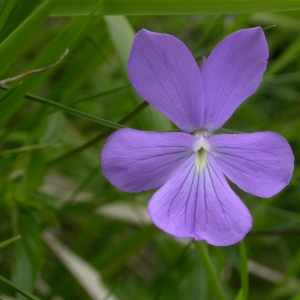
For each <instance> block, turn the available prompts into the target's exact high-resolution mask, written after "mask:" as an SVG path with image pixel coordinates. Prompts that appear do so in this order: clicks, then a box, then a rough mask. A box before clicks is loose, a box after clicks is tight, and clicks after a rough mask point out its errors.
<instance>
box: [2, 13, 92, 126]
mask: <svg viewBox="0 0 300 300" xmlns="http://www.w3.org/2000/svg"><path fill="white" fill-rule="evenodd" d="M95 21H97V20H95V18H94V16H93V15H89V16H87V17H85V18H75V19H74V20H72V21H71V22H70V23H69V24H67V25H66V26H65V27H64V28H63V29H62V30H60V32H59V34H57V35H56V36H55V38H54V39H52V40H51V41H50V43H49V44H48V47H47V48H46V49H45V51H43V53H42V54H40V55H39V56H38V57H37V58H36V59H35V60H34V61H33V63H32V64H31V65H30V66H29V70H32V69H36V68H39V67H43V66H46V65H49V64H51V63H53V62H55V61H57V59H58V58H59V57H60V56H61V55H62V53H64V52H65V51H66V49H70V52H72V49H73V47H74V46H75V45H76V44H77V43H79V41H81V40H82V39H83V37H84V36H85V34H86V31H88V30H89V29H90V28H89V27H90V26H93V25H94V24H95V23H96V22H95ZM70 55H71V53H70ZM66 60H68V57H67V58H66ZM63 63H64V62H63ZM51 72H53V69H52V70H49V71H47V72H44V73H40V74H36V75H32V76H31V77H27V78H25V79H24V81H23V83H22V84H21V85H19V86H17V87H16V88H15V90H14V91H12V92H11V94H10V95H9V96H7V95H6V94H5V95H4V96H2V97H0V110H1V111H2V112H5V113H3V115H2V118H1V119H0V126H3V124H5V123H6V122H7V120H8V119H9V118H10V117H11V116H12V115H13V114H14V113H15V112H16V111H17V110H18V109H19V108H20V107H21V106H22V105H23V104H24V102H25V100H24V98H23V95H24V94H26V93H27V91H28V90H29V89H31V90H32V89H34V88H35V87H37V86H38V85H39V84H41V82H42V81H43V80H45V78H46V77H47V76H49V75H50V74H51ZM0 88H2V87H0Z"/></svg>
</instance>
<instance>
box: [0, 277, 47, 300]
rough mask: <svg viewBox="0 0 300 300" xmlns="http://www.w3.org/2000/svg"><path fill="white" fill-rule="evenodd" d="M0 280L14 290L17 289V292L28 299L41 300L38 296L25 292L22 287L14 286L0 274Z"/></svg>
mask: <svg viewBox="0 0 300 300" xmlns="http://www.w3.org/2000/svg"><path fill="white" fill-rule="evenodd" d="M0 280H1V281H3V282H4V283H6V284H7V285H9V286H10V287H12V288H13V289H14V290H15V291H17V292H18V293H19V294H22V295H23V296H25V297H27V298H28V299H31V300H41V299H40V298H38V297H36V296H34V295H32V294H30V293H28V292H26V291H25V290H23V289H22V288H20V287H18V286H16V285H15V284H14V283H12V282H11V281H9V280H8V279H6V278H4V277H2V276H1V275H0Z"/></svg>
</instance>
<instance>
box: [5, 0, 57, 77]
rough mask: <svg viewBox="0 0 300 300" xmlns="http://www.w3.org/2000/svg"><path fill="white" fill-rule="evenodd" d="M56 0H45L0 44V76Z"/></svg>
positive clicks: (33, 33)
mask: <svg viewBox="0 0 300 300" xmlns="http://www.w3.org/2000/svg"><path fill="white" fill-rule="evenodd" d="M55 1H56V0H46V1H44V2H43V3H42V4H41V5H40V6H38V7H37V8H36V9H35V10H34V11H33V13H32V14H31V15H30V16H29V17H28V18H27V19H26V20H25V21H24V22H23V23H22V24H21V25H20V26H19V27H18V28H17V29H16V30H15V31H14V32H13V33H12V34H11V35H9V36H8V37H7V38H6V39H5V40H4V41H3V42H2V43H1V45H0V60H1V70H0V76H2V75H3V73H4V72H5V71H6V70H7V69H8V68H9V66H10V64H11V63H12V62H13V61H14V60H15V58H16V57H17V55H18V54H19V53H20V52H21V51H22V50H23V48H24V47H25V45H26V44H27V43H28V41H29V39H30V38H31V37H33V36H34V35H35V33H36V32H37V31H38V29H39V28H40V27H41V25H42V24H43V23H44V21H45V19H46V18H47V17H48V16H49V14H50V12H51V11H52V9H53V6H54V3H55Z"/></svg>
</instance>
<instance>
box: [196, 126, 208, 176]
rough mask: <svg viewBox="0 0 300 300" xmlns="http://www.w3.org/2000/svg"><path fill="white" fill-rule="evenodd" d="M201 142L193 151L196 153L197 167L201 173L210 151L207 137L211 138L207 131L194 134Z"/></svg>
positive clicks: (197, 143)
mask: <svg viewBox="0 0 300 300" xmlns="http://www.w3.org/2000/svg"><path fill="white" fill-rule="evenodd" d="M194 135H195V136H196V137H199V140H198V141H197V142H196V143H195V144H194V146H193V151H194V152H195V153H196V159H195V165H196V168H197V170H198V171H199V172H201V171H202V170H203V169H204V167H205V165H206V161H207V152H208V151H209V150H210V145H209V143H208V141H207V140H206V139H205V137H207V136H209V133H208V132H206V131H197V132H195V133H194Z"/></svg>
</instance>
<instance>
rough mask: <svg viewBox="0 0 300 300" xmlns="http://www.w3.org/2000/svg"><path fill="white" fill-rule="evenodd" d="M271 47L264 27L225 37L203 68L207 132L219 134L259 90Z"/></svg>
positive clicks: (241, 31)
mask: <svg viewBox="0 0 300 300" xmlns="http://www.w3.org/2000/svg"><path fill="white" fill-rule="evenodd" d="M268 56H269V53H268V45H267V42H266V39H265V36H264V33H263V30H262V29H261V28H260V27H256V28H251V29H245V30H240V31H237V32H235V33H232V34H230V35H228V36H227V37H226V38H224V39H223V40H222V41H221V42H220V43H219V44H218V45H217V46H216V47H215V48H214V50H213V51H212V53H211V54H210V55H209V57H208V59H207V62H206V63H205V65H204V67H203V69H202V76H203V83H204V89H205V99H206V110H205V117H204V119H205V121H204V122H205V129H207V130H209V131H215V130H217V129H219V128H221V127H222V125H223V124H224V123H225V122H226V121H227V120H228V119H229V118H230V116H231V115H232V114H233V112H234V111H235V110H236V108H237V107H238V106H239V105H240V104H241V103H242V102H243V101H244V100H245V99H247V98H248V97H250V96H251V95H252V94H253V93H254V92H255V91H256V90H257V88H258V86H259V84H260V83H261V81H262V76H263V73H264V72H265V70H266V66H267V61H266V60H267V59H268Z"/></svg>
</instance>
